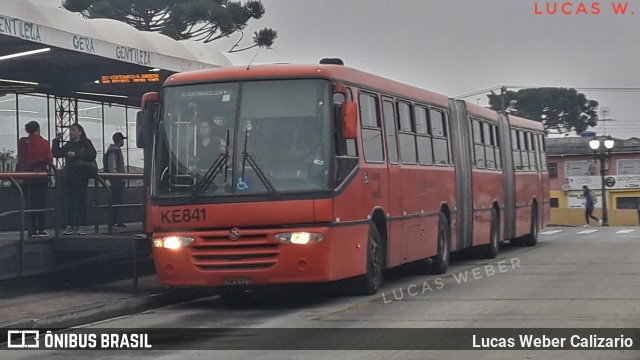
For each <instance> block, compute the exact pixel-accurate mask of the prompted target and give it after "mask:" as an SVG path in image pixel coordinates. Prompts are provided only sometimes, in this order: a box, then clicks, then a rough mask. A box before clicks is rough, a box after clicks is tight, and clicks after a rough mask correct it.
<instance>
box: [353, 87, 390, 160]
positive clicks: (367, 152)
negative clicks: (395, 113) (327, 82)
mask: <svg viewBox="0 0 640 360" xmlns="http://www.w3.org/2000/svg"><path fill="white" fill-rule="evenodd" d="M359 103H360V124H361V127H362V148H363V151H364V160H365V161H367V162H383V161H384V155H383V152H382V129H381V128H380V114H379V113H378V98H377V96H375V95H370V94H365V93H360V95H359Z"/></svg>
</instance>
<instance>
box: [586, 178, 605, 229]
mask: <svg viewBox="0 0 640 360" xmlns="http://www.w3.org/2000/svg"><path fill="white" fill-rule="evenodd" d="M582 197H583V198H584V207H585V212H584V220H585V221H586V222H587V224H586V225H585V226H584V227H589V219H593V220H595V221H596V222H597V223H600V220H599V219H598V218H597V217H595V216H593V208H595V206H596V202H597V201H598V198H597V197H596V194H594V193H593V191H591V190H590V189H589V187H588V186H587V185H583V186H582ZM600 224H601V223H600Z"/></svg>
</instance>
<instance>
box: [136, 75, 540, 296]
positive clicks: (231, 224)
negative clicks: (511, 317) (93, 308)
mask: <svg viewBox="0 0 640 360" xmlns="http://www.w3.org/2000/svg"><path fill="white" fill-rule="evenodd" d="M138 129H139V135H138V141H139V144H138V146H139V147H144V148H145V161H146V166H145V171H146V176H145V178H146V181H147V184H148V185H149V188H148V191H149V198H148V206H147V218H146V227H147V231H148V232H149V233H150V234H151V236H152V238H153V258H154V262H155V267H156V271H157V275H158V277H159V279H160V282H161V283H162V284H165V285H175V286H215V287H227V288H231V287H233V288H238V289H243V288H245V287H247V286H255V285H258V286H259V285H269V284H296V283H320V282H333V281H337V280H346V282H347V283H348V284H349V286H348V288H349V289H351V290H352V292H354V293H358V294H373V293H375V292H376V291H377V290H378V288H379V286H380V284H381V281H382V277H383V270H384V269H387V268H393V267H397V266H400V265H404V264H411V265H410V266H412V267H414V268H415V270H417V271H420V272H431V273H439V274H441V273H445V272H446V271H447V267H448V264H449V257H450V253H451V252H455V251H460V250H463V249H468V248H476V249H477V250H478V251H479V252H480V253H482V254H483V255H484V256H485V257H488V258H494V257H496V256H497V253H498V250H499V246H500V243H501V242H502V241H505V240H510V241H511V242H512V243H515V244H518V245H526V246H532V245H535V244H536V242H537V236H538V231H539V229H540V228H541V227H543V226H544V225H545V223H546V222H547V221H548V218H549V199H548V194H549V189H548V175H547V170H546V158H545V147H544V132H543V127H542V124H541V123H539V122H535V121H531V120H526V119H522V118H517V117H513V116H509V115H507V114H506V113H496V112H494V111H491V110H488V109H485V108H482V107H479V106H476V105H473V104H469V103H467V102H464V101H461V100H457V99H451V98H447V97H446V96H443V95H439V94H436V93H433V92H430V91H426V90H423V89H419V88H417V87H413V86H409V85H406V84H402V83H399V82H396V81H392V80H389V79H385V78H382V77H379V76H376V75H372V74H368V73H366V72H362V71H359V70H356V69H352V68H349V67H346V66H343V65H341V64H319V65H290V64H279V65H254V66H244V67H228V68H217V69H209V70H201V71H194V72H187V73H181V74H175V75H172V76H171V77H169V78H168V79H167V81H166V82H165V84H164V86H163V88H162V91H161V92H160V93H149V94H145V96H144V97H143V101H142V112H141V116H140V117H139V126H138Z"/></svg>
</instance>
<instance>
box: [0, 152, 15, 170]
mask: <svg viewBox="0 0 640 360" xmlns="http://www.w3.org/2000/svg"><path fill="white" fill-rule="evenodd" d="M14 153H15V152H14V151H13V150H11V149H7V148H2V150H0V171H13V169H12V168H11V161H12V160H15V159H16V157H15V156H14V155H13V154H14Z"/></svg>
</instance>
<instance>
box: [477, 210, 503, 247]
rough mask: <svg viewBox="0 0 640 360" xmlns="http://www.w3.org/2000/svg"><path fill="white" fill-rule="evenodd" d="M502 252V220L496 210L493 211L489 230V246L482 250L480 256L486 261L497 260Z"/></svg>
mask: <svg viewBox="0 0 640 360" xmlns="http://www.w3.org/2000/svg"><path fill="white" fill-rule="evenodd" d="M499 250H500V218H499V217H498V211H496V209H495V208H493V209H491V230H489V244H487V245H484V246H482V247H481V248H480V254H481V255H482V257H483V258H485V259H495V258H496V257H497V256H498V251H499Z"/></svg>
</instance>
